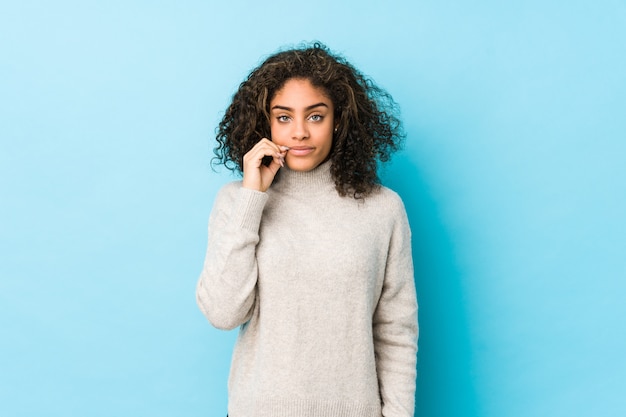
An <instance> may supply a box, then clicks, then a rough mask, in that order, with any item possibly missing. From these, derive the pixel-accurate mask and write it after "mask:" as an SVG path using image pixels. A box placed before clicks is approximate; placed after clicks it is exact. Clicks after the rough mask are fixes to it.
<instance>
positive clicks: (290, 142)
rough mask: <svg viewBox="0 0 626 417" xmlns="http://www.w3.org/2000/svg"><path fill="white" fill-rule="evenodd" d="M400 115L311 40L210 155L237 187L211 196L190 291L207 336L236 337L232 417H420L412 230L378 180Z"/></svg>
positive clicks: (238, 98) (276, 63) (287, 55)
mask: <svg viewBox="0 0 626 417" xmlns="http://www.w3.org/2000/svg"><path fill="white" fill-rule="evenodd" d="M394 113H395V104H394V102H393V100H392V99H391V97H390V96H389V95H388V94H387V93H385V92H384V91H383V90H381V89H379V88H378V87H376V86H375V85H374V84H373V83H372V82H371V81H370V80H368V79H366V78H365V77H364V76H363V75H362V74H361V73H360V72H359V71H357V70H356V69H355V68H354V67H353V66H351V65H350V64H349V63H347V62H346V61H345V60H344V59H343V58H341V57H339V56H336V55H334V54H332V53H331V52H329V51H328V50H327V49H326V47H324V46H323V45H320V44H317V43H316V44H314V45H312V46H305V47H302V48H297V49H291V50H287V51H283V52H279V53H277V54H275V55H273V56H271V57H269V58H268V59H267V60H265V62H263V63H262V64H261V65H260V66H259V67H258V68H256V69H255V70H253V71H252V73H251V74H250V75H249V76H248V78H247V79H246V80H245V81H244V82H243V83H242V84H241V85H240V87H239V89H238V91H237V92H236V93H235V95H234V97H233V101H232V103H231V104H230V106H229V108H228V110H227V111H226V114H225V115H224V118H223V119H222V121H221V123H220V125H219V129H218V134H217V141H218V143H219V144H218V146H217V148H216V155H217V159H218V160H219V161H220V162H222V163H224V164H225V165H226V166H228V167H230V168H231V169H237V170H238V171H240V172H243V179H242V181H239V182H233V183H230V184H227V185H226V186H225V187H224V188H223V189H222V190H221V191H220V192H219V194H218V196H217V198H216V201H215V205H214V208H213V210H212V212H211V216H210V219H209V241H208V249H207V254H206V260H205V263H204V268H203V270H202V274H201V276H200V279H199V282H198V287H197V300H198V304H199V306H200V309H201V310H202V312H203V313H204V314H205V316H206V317H207V318H208V319H209V321H210V322H211V323H212V324H213V325H214V326H215V327H217V328H220V329H233V328H235V327H237V326H240V330H239V337H238V340H237V343H236V345H235V348H234V352H233V358H232V364H231V372H230V378H229V384H228V385H229V406H228V413H229V415H230V417H254V416H277V417H278V416H285V417H296V416H333V417H334V416H345V417H351V416H366V417H370V416H371V417H380V416H385V417H396V416H397V417H400V416H402V417H410V416H413V409H414V398H415V372H416V371H415V366H416V352H417V302H416V296H415V287H414V282H413V265H412V258H411V242H410V230H409V225H408V221H407V217H406V213H405V210H404V206H403V204H402V201H401V200H400V198H399V197H398V195H397V194H395V193H394V192H393V191H391V190H389V189H387V188H385V187H383V186H381V185H379V183H378V176H377V172H376V169H377V163H378V161H386V160H387V159H388V158H389V156H390V154H391V153H392V152H393V151H395V150H396V149H397V148H398V147H399V145H400V142H401V139H402V134H401V125H400V122H399V120H398V119H397V118H396V117H395V115H394Z"/></svg>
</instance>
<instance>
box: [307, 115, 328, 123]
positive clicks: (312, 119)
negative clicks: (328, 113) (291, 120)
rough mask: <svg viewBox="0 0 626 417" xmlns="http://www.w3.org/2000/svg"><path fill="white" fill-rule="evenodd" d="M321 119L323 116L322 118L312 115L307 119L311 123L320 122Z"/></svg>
mask: <svg viewBox="0 0 626 417" xmlns="http://www.w3.org/2000/svg"><path fill="white" fill-rule="evenodd" d="M323 118H324V116H322V115H321V114H312V115H311V116H309V119H311V121H312V122H321V121H322V119H323Z"/></svg>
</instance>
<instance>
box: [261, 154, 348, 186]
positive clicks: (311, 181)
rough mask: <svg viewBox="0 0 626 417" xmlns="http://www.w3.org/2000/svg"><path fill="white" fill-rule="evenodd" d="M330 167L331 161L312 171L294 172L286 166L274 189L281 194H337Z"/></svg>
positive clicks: (282, 169)
mask: <svg viewBox="0 0 626 417" xmlns="http://www.w3.org/2000/svg"><path fill="white" fill-rule="evenodd" d="M330 166H331V163H330V161H328V162H324V163H322V164H320V165H318V166H317V167H316V168H314V169H312V170H310V171H294V170H291V169H289V167H287V166H285V167H284V168H281V170H280V171H279V174H280V180H279V181H277V182H276V183H275V184H273V185H272V188H274V189H275V190H276V191H281V192H300V193H301V192H306V193H316V192H324V193H328V192H331V191H332V192H337V191H336V190H335V182H334V180H333V177H332V175H331V173H330Z"/></svg>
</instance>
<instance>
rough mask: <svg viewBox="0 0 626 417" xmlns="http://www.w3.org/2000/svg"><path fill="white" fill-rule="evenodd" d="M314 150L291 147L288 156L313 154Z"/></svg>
mask: <svg viewBox="0 0 626 417" xmlns="http://www.w3.org/2000/svg"><path fill="white" fill-rule="evenodd" d="M314 150H315V148H313V147H310V146H292V147H290V148H289V151H288V153H289V155H293V156H305V155H308V154H310V153H311V152H313V151H314Z"/></svg>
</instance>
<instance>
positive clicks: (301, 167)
mask: <svg viewBox="0 0 626 417" xmlns="http://www.w3.org/2000/svg"><path fill="white" fill-rule="evenodd" d="M320 164H321V162H320V163H316V162H313V161H295V162H294V161H287V166H288V167H289V169H290V170H292V171H300V172H306V171H312V170H314V169H315V168H317V167H318V166H320Z"/></svg>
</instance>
